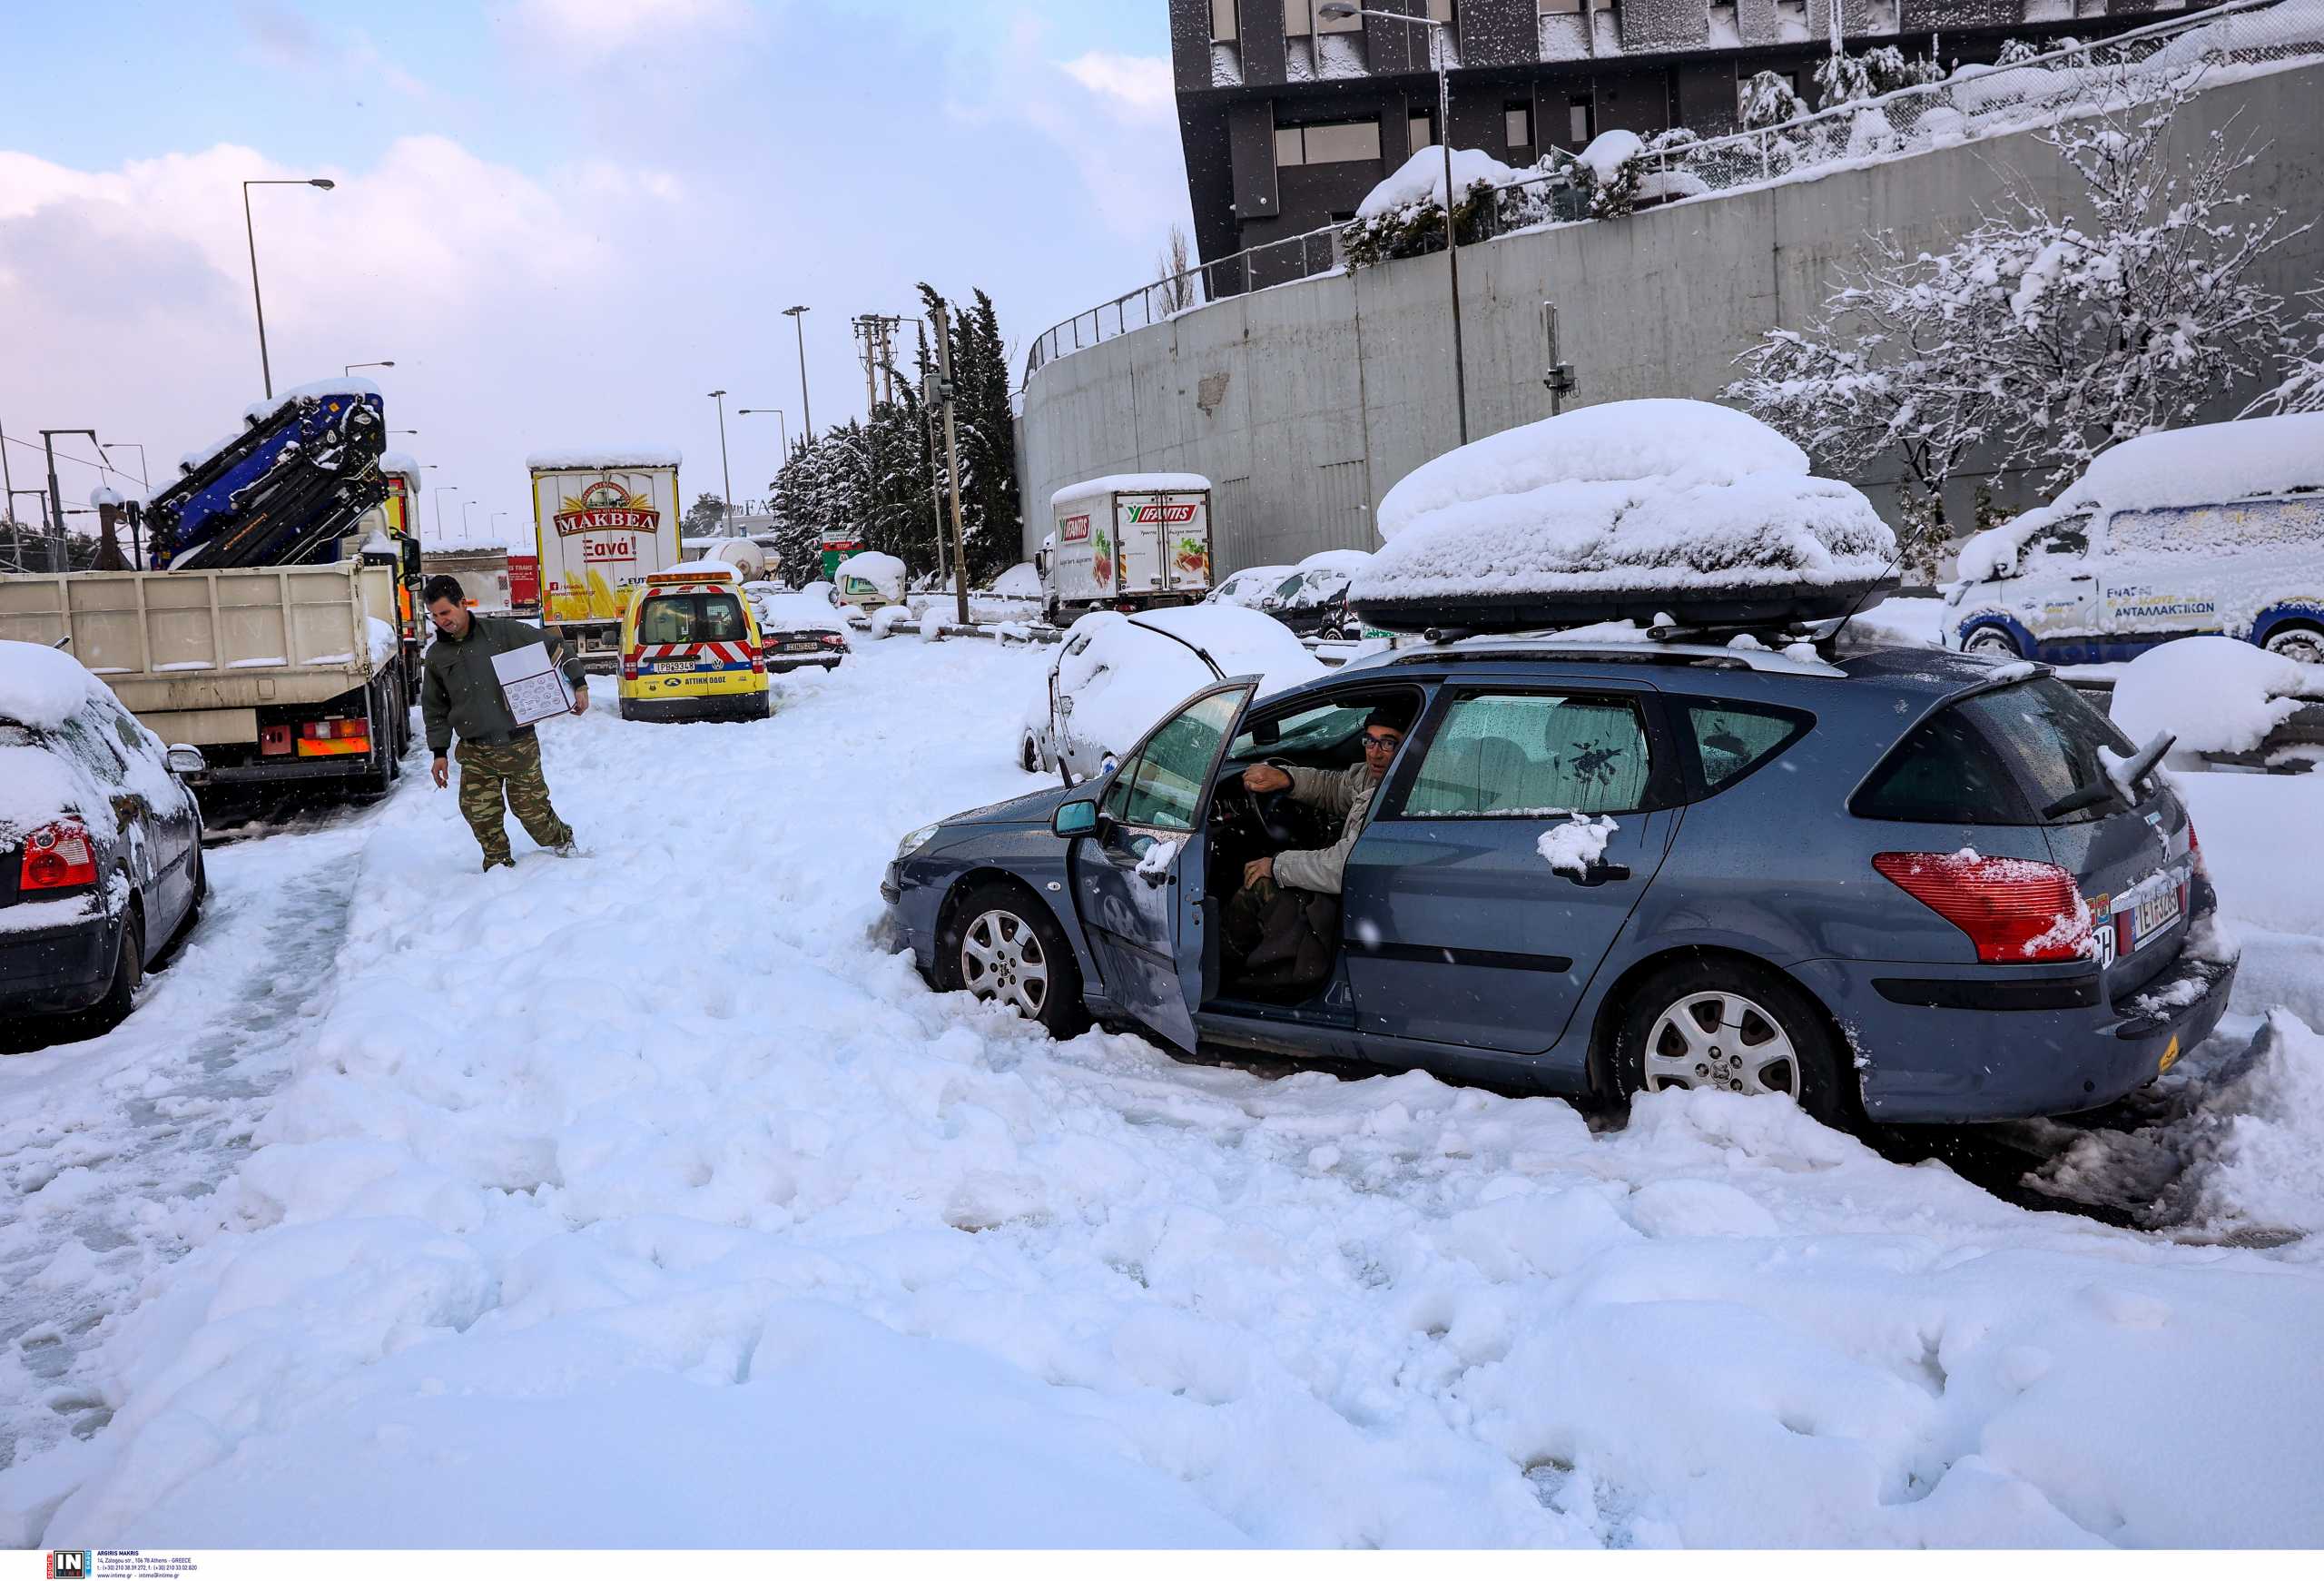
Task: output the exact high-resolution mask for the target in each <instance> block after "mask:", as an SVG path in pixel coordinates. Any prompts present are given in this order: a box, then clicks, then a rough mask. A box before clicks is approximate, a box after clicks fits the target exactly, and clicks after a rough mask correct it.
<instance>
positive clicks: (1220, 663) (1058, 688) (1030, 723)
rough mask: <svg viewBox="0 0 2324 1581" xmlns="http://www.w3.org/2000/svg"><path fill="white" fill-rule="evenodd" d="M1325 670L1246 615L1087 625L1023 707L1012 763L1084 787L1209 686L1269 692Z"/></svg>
mask: <svg viewBox="0 0 2324 1581" xmlns="http://www.w3.org/2000/svg"><path fill="white" fill-rule="evenodd" d="M1197 650H1200V651H1197ZM1204 655H1208V656H1209V657H1208V660H1207V662H1206V660H1205V658H1204ZM1213 665H1216V669H1214V668H1213V667H1212V666H1213ZM1323 669H1324V667H1323V666H1322V665H1321V664H1320V663H1318V662H1317V660H1316V659H1315V656H1314V655H1313V654H1310V653H1309V652H1308V651H1307V650H1306V649H1305V647H1301V646H1300V644H1299V639H1298V638H1297V637H1294V636H1292V635H1291V634H1290V632H1288V631H1286V630H1285V629H1284V627H1282V626H1280V625H1279V624H1277V623H1276V622H1275V621H1273V620H1270V619H1268V618H1266V617H1265V616H1264V615H1260V614H1257V613H1256V612H1254V611H1252V610H1247V609H1237V608H1233V607H1232V606H1210V605H1200V604H1197V605H1193V606H1189V607H1186V608H1176V609H1149V610H1147V611H1145V612H1143V613H1141V614H1138V615H1120V614H1117V613H1115V612H1114V611H1112V610H1110V609H1106V610H1100V611H1098V613H1096V614H1094V615H1085V616H1083V617H1082V618H1080V619H1078V620H1077V621H1075V622H1074V623H1073V628H1072V629H1071V630H1070V631H1069V632H1068V633H1067V635H1066V639H1065V641H1064V642H1063V643H1062V644H1061V645H1060V646H1059V648H1058V650H1057V654H1056V657H1053V658H1052V659H1050V661H1049V674H1048V675H1047V676H1046V677H1044V678H1043V682H1042V687H1041V691H1040V693H1039V695H1038V696H1036V697H1033V698H1031V699H1030V700H1029V703H1028V704H1027V707H1026V710H1025V720H1024V727H1023V730H1022V732H1021V734H1020V735H1019V738H1018V744H1017V761H1018V762H1019V764H1021V765H1022V766H1024V768H1025V770H1026V772H1027V773H1029V774H1046V773H1050V772H1053V771H1054V770H1055V769H1056V768H1057V767H1058V766H1059V764H1060V763H1062V764H1063V765H1064V766H1065V767H1066V768H1067V769H1068V771H1069V772H1070V773H1072V774H1073V775H1074V776H1076V777H1078V778H1082V779H1087V778H1088V777H1089V776H1093V775H1096V774H1099V773H1102V772H1103V771H1104V769H1105V767H1106V765H1107V764H1108V761H1109V760H1110V759H1112V758H1115V757H1118V756H1120V755H1121V754H1122V753H1123V752H1125V751H1127V750H1128V748H1129V746H1130V745H1131V744H1132V743H1133V742H1135V741H1137V738H1138V737H1139V736H1143V735H1145V734H1146V731H1147V726H1150V725H1152V724H1153V723H1154V721H1155V720H1157V719H1158V718H1160V717H1161V716H1163V715H1164V714H1166V713H1167V712H1169V710H1170V709H1171V708H1172V707H1175V706H1176V705H1177V702H1178V700H1179V699H1180V698H1182V697H1185V696H1186V695H1187V693H1188V692H1190V691H1192V690H1193V689H1194V688H1195V687H1198V686H1200V685H1202V684H1203V683H1204V682H1206V681H1209V680H1212V679H1215V678H1216V677H1217V676H1220V675H1229V676H1236V675H1257V676H1262V677H1265V688H1266V689H1267V690H1275V689H1276V688H1279V687H1287V686H1295V685H1297V684H1298V683H1299V682H1301V681H1305V680H1308V679H1311V678H1313V677H1315V676H1318V675H1321V674H1322V673H1323Z"/></svg>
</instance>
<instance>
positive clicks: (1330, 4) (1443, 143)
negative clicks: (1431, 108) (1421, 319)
mask: <svg viewBox="0 0 2324 1581" xmlns="http://www.w3.org/2000/svg"><path fill="white" fill-rule="evenodd" d="M1315 13H1316V15H1319V16H1328V17H1330V18H1332V20H1334V22H1337V21H1342V20H1344V19H1345V18H1347V17H1350V16H1377V17H1379V18H1380V19H1381V20H1383V21H1385V22H1406V23H1410V24H1411V25H1413V26H1414V27H1425V28H1427V29H1428V54H1429V60H1430V64H1433V65H1434V66H1435V68H1436V143H1437V146H1438V147H1439V148H1441V149H1443V152H1444V262H1445V268H1446V270H1447V271H1448V272H1449V273H1450V275H1451V278H1452V403H1453V410H1455V412H1456V413H1457V414H1458V415H1459V418H1460V422H1461V442H1462V444H1464V445H1465V444H1467V443H1468V442H1469V376H1468V369H1467V365H1466V363H1465V362H1464V361H1463V360H1462V356H1461V238H1460V234H1459V232H1457V231H1456V230H1455V228H1454V226H1453V223H1452V209H1453V202H1454V200H1453V196H1452V78H1451V77H1450V76H1449V75H1447V74H1446V72H1445V67H1444V60H1445V51H1444V30H1445V28H1447V27H1448V26H1450V25H1451V24H1449V23H1443V22H1439V21H1437V20H1436V19H1435V18H1434V17H1433V16H1407V15H1404V14H1403V12H1401V11H1375V10H1374V9H1373V8H1372V7H1370V6H1368V5H1350V4H1348V0H1324V4H1323V5H1318V6H1317V7H1315Z"/></svg>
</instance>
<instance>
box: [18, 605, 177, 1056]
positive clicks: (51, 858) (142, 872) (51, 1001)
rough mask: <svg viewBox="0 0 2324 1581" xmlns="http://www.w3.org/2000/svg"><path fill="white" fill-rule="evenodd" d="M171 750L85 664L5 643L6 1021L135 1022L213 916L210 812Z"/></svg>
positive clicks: (28, 645)
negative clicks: (171, 956) (156, 981)
mask: <svg viewBox="0 0 2324 1581" xmlns="http://www.w3.org/2000/svg"><path fill="white" fill-rule="evenodd" d="M201 767H202V754H201V753H199V752H198V751H196V750H195V749H194V748H192V747H191V746H170V747H164V746H162V742H161V739H160V738H159V737H158V736H155V735H154V734H153V732H152V731H151V730H148V729H146V728H145V726H143V725H141V724H139V723H138V722H137V720H136V719H135V718H134V717H133V716H131V714H130V712H129V710H127V709H126V708H124V707H122V706H121V703H120V701H119V700H118V699H117V698H115V697H114V696H113V692H112V690H111V688H109V687H106V686H105V685H104V683H103V682H102V681H100V680H98V679H97V678H96V677H94V676H93V675H91V674H90V673H89V672H88V671H87V670H86V669H84V668H83V667H82V666H81V663H80V661H79V660H77V659H74V658H72V657H68V656H67V655H65V654H64V653H61V652H58V651H55V650H54V649H51V648H45V647H37V646H35V645H34V644H32V643H27V642H0V1013H5V1014H6V1015H7V1016H10V1017H15V1016H29V1015H65V1014H72V1013H76V1012H93V1013H94V1020H95V1021H96V1023H98V1024H99V1025H100V1026H103V1025H109V1024H111V1023H113V1022H116V1021H118V1020H120V1019H121V1018H122V1017H123V1016H124V1015H126V1014H128V1013H129V1009H130V1004H131V1002H132V1000H133V997H134V996H135V994H136V992H137V984H138V983H139V982H140V981H141V980H142V979H143V976H144V973H145V968H146V967H147V966H149V965H150V964H152V963H153V961H154V960H155V959H156V958H158V957H159V956H160V955H161V954H162V953H163V952H164V951H166V950H167V949H168V948H169V947H170V945H171V944H172V943H174V942H175V941H176V940H177V938H178V937H179V936H180V935H182V934H183V933H184V932H185V931H186V930H187V929H188V928H190V927H192V924H193V920H194V918H195V916H196V915H197V914H199V913H200V911H201V909H202V889H203V884H202V811H201V809H200V808H199V807H198V806H197V805H195V804H194V799H193V793H192V791H191V790H189V789H187V788H186V786H185V783H184V781H183V780H182V779H181V778H180V777H179V776H181V775H184V774H192V773H196V772H199V771H200V769H201Z"/></svg>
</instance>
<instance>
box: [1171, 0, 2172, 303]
mask: <svg viewBox="0 0 2324 1581" xmlns="http://www.w3.org/2000/svg"><path fill="white" fill-rule="evenodd" d="M2206 3H2207V0H1367V3H1366V9H1369V10H1376V11H1390V12H1398V13H1403V14H1406V15H1426V16H1429V17H1432V18H1434V19H1436V20H1438V21H1442V22H1445V23H1447V24H1448V25H1449V30H1448V33H1447V35H1446V36H1447V38H1448V39H1449V40H1450V41H1451V46H1452V47H1451V54H1450V57H1449V59H1450V63H1451V71H1450V76H1451V83H1452V94H1451V97H1452V143H1453V146H1454V147H1456V148H1479V149H1482V150H1484V151H1485V152H1486V153H1490V154H1492V155H1493V156H1494V157H1495V158H1497V159H1502V160H1505V161H1507V162H1508V163H1511V164H1513V165H1520V166H1522V165H1530V164H1532V163H1535V162H1536V161H1537V160H1538V159H1540V158H1541V156H1542V155H1543V154H1544V153H1547V152H1548V150H1549V149H1550V148H1551V147H1559V148H1563V149H1566V150H1568V151H1578V150H1580V149H1581V147H1582V146H1583V145H1584V144H1586V143H1588V142H1589V141H1590V139H1591V138H1592V137H1594V136H1595V135H1597V134H1598V133H1600V132H1605V131H1610V130H1614V129H1617V128H1620V129H1622V130H1626V131H1630V132H1637V133H1642V134H1643V133H1656V132H1660V131H1663V130H1666V129H1667V128H1669V127H1673V126H1685V127H1689V128H1690V129H1691V130H1693V131H1695V132H1697V133H1700V134H1702V135H1704V136H1713V135H1717V134H1718V133H1726V132H1731V131H1734V130H1735V129H1736V124H1737V116H1738V104H1739V94H1740V89H1741V84H1743V83H1745V82H1747V81H1748V80H1749V78H1750V77H1751V76H1752V75H1753V74H1756V73H1758V72H1762V71H1772V72H1775V73H1777V74H1779V75H1781V76H1784V77H1786V78H1787V79H1788V80H1789V82H1790V83H1791V84H1792V86H1793V88H1794V89H1795V91H1797V93H1799V94H1800V95H1801V96H1802V97H1803V98H1804V99H1806V100H1807V102H1808V103H1809V104H1811V105H1812V104H1814V102H1815V96H1816V88H1815V83H1814V74H1815V69H1816V64H1817V62H1818V61H1819V60H1821V59H1822V58H1824V56H1825V55H1826V54H1828V53H1829V50H1830V43H1829V40H1830V29H1831V23H1832V17H1833V13H1834V11H1835V10H1837V13H1838V19H1839V22H1840V25H1841V28H1842V32H1843V35H1844V36H1845V38H1846V43H1847V47H1848V49H1849V50H1850V51H1851V52H1852V53H1860V52H1862V51H1863V50H1866V49H1867V48H1872V47H1875V46H1877V45H1882V44H1894V45H1896V46H1897V47H1899V48H1900V49H1901V50H1903V52H1904V53H1905V54H1907V55H1908V56H1911V55H1933V56H1934V57H1935V58H1936V59H1937V60H1939V61H1941V62H1943V63H1945V64H1947V65H1951V64H1954V63H1955V62H1990V61H1992V60H1993V59H1994V57H1995V56H1996V55H1997V54H1999V53H2000V51H2001V47H2002V44H2004V42H2005V41H2007V40H2008V39H2011V38H2022V39H2024V40H2027V41H2028V42H2032V43H2042V42H2044V41H2053V40H2056V39H2059V38H2061V37H2063V36H2064V35H2073V36H2076V37H2080V38H2085V39H2086V38H2089V37H2091V36H2092V35H2101V34H2106V33H2112V32H2120V31H2122V29H2124V28H2128V27H2133V26H2139V25H2143V24H2146V23H2150V22H2153V21H2156V20H2158V19H2159V18H2160V17H2162V16H2164V15H2169V14H2171V13H2175V12H2183V11H2187V10H2191V9H2198V8H2200V7H2201V5H2204V4H2206ZM1168 4H1169V7H1170V54H1171V64H1172V69H1173V74H1174V80H1175V83H1176V86H1177V101H1178V127H1179V133H1180V135H1181V137H1182V138H1183V139H1184V141H1185V144H1186V155H1187V185H1188V187H1189V189H1190V192H1191V194H1192V197H1193V200H1194V217H1195V242H1196V248H1197V250H1198V251H1199V252H1200V254H1201V259H1202V262H1206V263H1211V262H1217V261H1219V260H1221V259H1226V258H1229V257H1232V256H1234V255H1235V254H1236V253H1239V252H1244V251H1245V250H1246V249H1249V248H1253V247H1259V246H1263V245H1265V243H1268V242H1276V241H1281V240H1284V239H1286V238H1290V237H1294V236H1299V235H1303V234H1305V232H1310V231H1314V230H1316V229H1318V228H1319V227H1322V226H1324V225H1329V224H1331V223H1333V222H1335V221H1344V220H1347V219H1350V218H1353V217H1354V212H1355V207H1356V205H1357V204H1358V203H1361V202H1362V201H1363V200H1364V194H1365V193H1368V192H1370V191H1371V190H1372V188H1373V187H1374V185H1375V184H1377V183H1378V182H1379V181H1380V180H1381V178H1382V177H1383V176H1384V175H1386V174H1387V173H1389V172H1391V171H1393V170H1394V169H1396V167H1397V166H1399V165H1401V164H1402V163H1403V162H1404V160H1405V159H1406V158H1408V157H1409V156H1410V155H1411V153H1413V150H1414V149H1416V148H1422V147H1427V146H1431V145H1433V143H1435V141H1436V136H1437V128H1436V125H1435V122H1436V114H1437V94H1436V82H1435V78H1434V76H1433V70H1432V65H1431V61H1430V55H1429V43H1428V35H1429V30H1428V29H1426V28H1424V27H1420V26H1415V25H1413V24H1411V23H1406V22H1401V21H1396V20H1393V19H1390V18H1387V17H1382V16H1361V15H1359V16H1352V17H1345V18H1334V17H1327V16H1324V15H1323V14H1322V12H1323V5H1324V0H1168ZM1303 260H1304V262H1303ZM1332 262H1334V260H1333V258H1332V256H1331V252H1330V250H1329V249H1328V248H1324V249H1321V250H1317V251H1315V252H1314V254H1313V255H1312V256H1308V255H1307V254H1305V253H1303V252H1300V251H1299V250H1295V249H1291V248H1281V249H1275V250H1272V251H1270V252H1265V253H1263V254H1261V255H1259V256H1257V257H1255V258H1253V259H1251V260H1248V261H1247V263H1248V273H1247V275H1246V274H1245V272H1244V271H1243V270H1242V269H1241V268H1240V267H1238V268H1237V269H1236V272H1235V273H1234V274H1233V275H1231V276H1230V275H1228V274H1227V273H1226V272H1216V273H1215V274H1214V275H1213V276H1212V278H1213V280H1214V282H1215V285H1214V290H1215V291H1217V292H1220V293H1224V292H1226V291H1239V290H1242V289H1244V288H1245V286H1246V285H1250V286H1265V285H1271V284H1275V283H1278V282H1282V281H1285V280H1289V279H1296V278H1298V277H1300V276H1301V275H1302V274H1304V273H1307V272H1314V271H1317V270H1321V269H1325V268H1329V267H1330V266H1331V264H1332Z"/></svg>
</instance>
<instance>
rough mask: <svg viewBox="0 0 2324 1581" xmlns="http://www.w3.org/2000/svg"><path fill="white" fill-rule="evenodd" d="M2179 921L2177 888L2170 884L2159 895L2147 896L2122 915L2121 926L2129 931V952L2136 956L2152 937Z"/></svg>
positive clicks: (2175, 885)
mask: <svg viewBox="0 0 2324 1581" xmlns="http://www.w3.org/2000/svg"><path fill="white" fill-rule="evenodd" d="M2178 920H2179V886H2178V885H2177V884H2172V885H2171V887H2170V888H2169V889H2166V890H2163V891H2162V892H2161V893H2160V894H2152V895H2149V896H2147V898H2146V899H2144V900H2142V901H2140V902H2139V903H2138V904H2136V905H2134V906H2132V908H2131V909H2130V910H2128V911H2126V912H2124V913H2123V914H2122V925H2123V926H2124V927H2125V928H2127V929H2128V930H2129V931H2130V935H2131V951H2132V954H2136V953H2137V952H2138V951H2140V950H2142V949H2143V948H2145V947H2146V945H2147V944H2148V943H2149V942H2150V941H2152V939H2153V938H2154V936H2155V935H2156V934H2160V933H2162V931H2163V930H2164V929H2166V928H2168V927H2170V925H2171V924H2173V923H2175V922H2177V921H2178Z"/></svg>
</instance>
